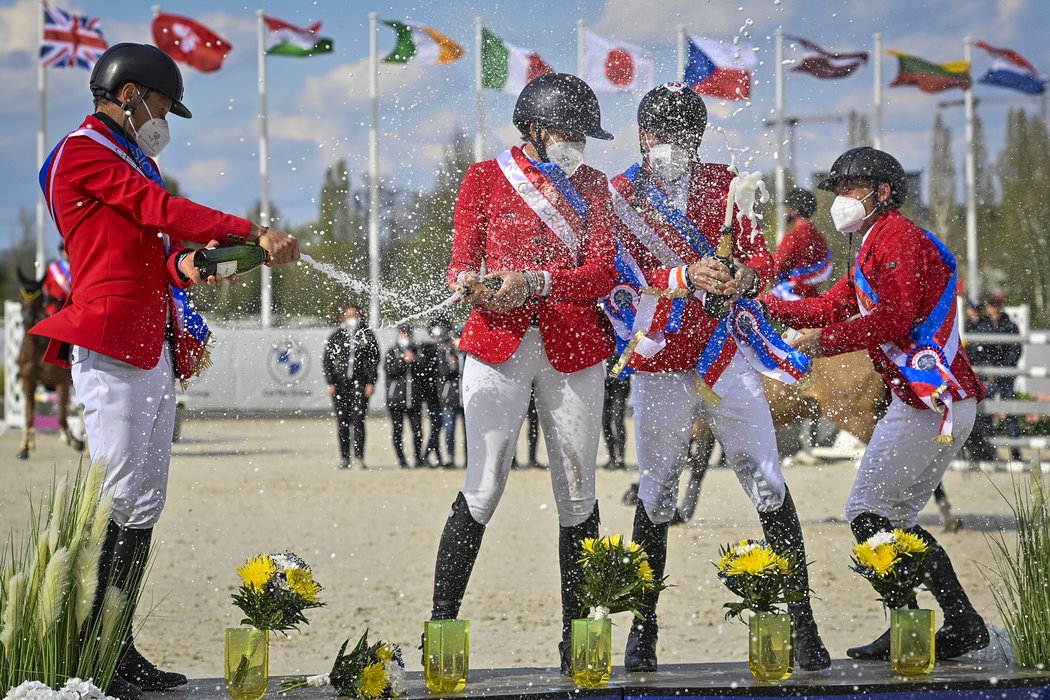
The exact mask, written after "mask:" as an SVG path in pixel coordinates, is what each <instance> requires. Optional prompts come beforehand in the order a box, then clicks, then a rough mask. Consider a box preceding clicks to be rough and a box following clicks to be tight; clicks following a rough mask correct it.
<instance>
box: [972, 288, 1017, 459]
mask: <svg viewBox="0 0 1050 700" xmlns="http://www.w3.org/2000/svg"><path fill="white" fill-rule="evenodd" d="M1004 303H1005V299H1004V298H1003V295H1002V294H1001V293H1000V294H996V295H995V296H994V297H992V298H990V299H987V300H986V301H985V302H984V317H983V318H982V319H981V320H980V321H979V322H978V323H977V325H976V327H975V329H974V333H975V334H981V333H989V334H996V335H1020V334H1021V329H1020V328H1018V327H1017V324H1016V323H1014V322H1013V321H1012V320H1011V319H1010V317H1009V316H1008V315H1007V314H1006V312H1005V311H1004V310H1003V306H1004ZM972 344H973V345H977V347H976V348H975V350H976V352H975V353H971V352H970V347H969V346H968V347H967V348H966V353H967V354H968V355H969V356H970V357H971V358H972V359H971V362H973V363H974V364H975V365H978V366H980V365H984V366H986V367H1017V363H1018V361H1019V360H1020V359H1021V353H1022V352H1023V349H1024V348H1023V346H1022V345H1021V343H980V339H975V342H974V343H972ZM975 354H976V356H977V357H976V358H974V355H975ZM1016 379H1017V377H1016V376H1015V375H1009V376H1003V377H981V380H982V381H983V382H984V385H985V387H987V389H988V398H990V399H999V400H1000V401H1012V400H1013V399H1015V398H1017V394H1016V393H1015V392H1014V381H1015V380H1016ZM977 428H978V430H979V432H980V433H981V435H984V436H988V435H991V434H992V415H991V414H990V413H981V414H979V415H978V416H977ZM1006 434H1007V435H1008V436H1009V437H1012V438H1017V437H1020V435H1021V429H1020V425H1019V423H1018V420H1017V416H1016V415H1009V414H1008V415H1007V416H1006ZM1010 459H1014V460H1018V459H1021V450H1020V449H1018V448H1017V447H1016V446H1014V447H1011V448H1010Z"/></svg>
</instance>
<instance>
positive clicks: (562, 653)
mask: <svg viewBox="0 0 1050 700" xmlns="http://www.w3.org/2000/svg"><path fill="white" fill-rule="evenodd" d="M599 521H600V517H599V515H598V503H597V502H595V504H594V510H593V511H591V514H590V515H589V516H587V519H586V520H584V521H583V522H582V523H580V524H579V525H571V526H569V527H560V528H558V566H559V568H560V570H561V641H560V642H559V643H558V656H559V657H560V658H561V673H562V675H563V676H571V675H572V621H573V620H574V619H576V618H579V617H582V616H583V614H584V611H583V603H582V602H580V584H581V583H582V582H583V565H582V564H580V542H581V541H582V540H584V539H586V538H588V537H594V538H597V537H598V524H599Z"/></svg>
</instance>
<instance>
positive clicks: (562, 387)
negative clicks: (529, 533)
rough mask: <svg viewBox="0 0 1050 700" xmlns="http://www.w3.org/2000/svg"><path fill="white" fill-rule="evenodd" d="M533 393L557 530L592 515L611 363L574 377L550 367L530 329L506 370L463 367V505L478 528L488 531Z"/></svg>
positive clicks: (475, 363)
mask: <svg viewBox="0 0 1050 700" xmlns="http://www.w3.org/2000/svg"><path fill="white" fill-rule="evenodd" d="M533 389H535V392H536V412H537V413H538V414H539V419H540V429H541V430H542V431H543V438H544V441H545V442H546V445H547V458H548V460H549V461H550V475H551V484H552V486H553V487H554V500H555V503H556V504H557V507H558V522H559V524H560V525H561V526H562V527H570V526H573V525H579V524H580V523H582V522H583V521H584V520H586V519H587V518H588V517H589V516H590V515H591V513H592V512H593V511H594V504H595V498H594V466H595V461H596V460H597V457H598V439H599V435H600V433H601V428H602V400H603V397H604V392H605V363H602V362H600V363H598V364H596V365H593V366H591V367H588V368H586V369H582V370H579V371H577V372H571V373H569V374H565V373H562V372H559V371H558V370H556V369H554V368H553V367H551V364H550V361H549V360H548V359H547V353H546V351H545V350H544V347H543V340H542V339H541V338H540V332H539V330H538V329H536V328H530V329H529V330H528V331H527V332H526V333H525V337H524V338H522V340H521V344H520V345H519V346H518V349H517V350H515V351H514V354H513V355H512V356H511V357H510V359H508V360H507V361H506V362H503V363H502V364H498V365H497V364H489V363H487V362H483V361H481V360H479V359H478V358H476V357H474V356H468V357H467V359H466V361H465V362H464V363H463V376H462V394H463V411H464V417H465V424H466V432H467V482H466V485H465V486H464V487H463V497H464V498H465V499H466V501H467V506H468V507H469V508H470V514H471V516H472V517H473V518H474V520H476V521H478V522H479V523H482V524H485V523H488V521H489V519H491V518H492V514H493V513H494V512H495V510H496V506H497V505H498V504H499V500H500V497H501V496H502V495H503V489H504V488H505V487H506V485H507V477H508V476H509V474H510V463H511V460H512V459H513V457H514V452H515V448H516V447H517V444H518V433H519V432H520V431H521V424H522V421H524V420H525V413H526V412H527V411H528V408H529V394H530V392H531V391H532V390H533Z"/></svg>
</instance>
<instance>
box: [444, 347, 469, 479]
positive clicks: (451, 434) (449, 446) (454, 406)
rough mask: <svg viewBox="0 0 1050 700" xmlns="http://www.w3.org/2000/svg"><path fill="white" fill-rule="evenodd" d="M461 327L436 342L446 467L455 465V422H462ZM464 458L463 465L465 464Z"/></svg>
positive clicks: (465, 442) (464, 438) (464, 444)
mask: <svg viewBox="0 0 1050 700" xmlns="http://www.w3.org/2000/svg"><path fill="white" fill-rule="evenodd" d="M461 333H462V329H460V328H457V329H456V330H454V331H452V332H451V333H448V335H447V342H445V343H438V349H439V351H440V354H439V357H440V358H441V359H442V365H441V366H442V367H443V368H444V374H443V375H442V382H441V417H442V420H441V429H442V430H443V431H444V432H445V457H446V459H445V460H444V461H443V462H442V463H441V465H442V466H443V467H445V468H446V469H455V467H456V423H457V422H459V423H462V422H463V401H462V399H461V398H460V394H459V376H460V368H461V367H462V366H463V355H462V353H461V352H460V350H459V338H460V335H461ZM466 445H467V436H466V428H464V432H463V447H464V449H465V448H466ZM465 461H466V460H464V466H465Z"/></svg>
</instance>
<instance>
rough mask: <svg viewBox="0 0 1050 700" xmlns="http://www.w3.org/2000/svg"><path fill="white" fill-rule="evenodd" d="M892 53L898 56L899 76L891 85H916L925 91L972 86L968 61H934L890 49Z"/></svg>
mask: <svg viewBox="0 0 1050 700" xmlns="http://www.w3.org/2000/svg"><path fill="white" fill-rule="evenodd" d="M890 54H892V55H894V56H896V57H897V77H896V78H895V79H894V81H893V82H892V83H890V87H900V86H902V85H914V86H915V87H917V88H919V89H920V90H922V91H923V92H943V91H945V90H951V89H952V88H962V89H963V90H967V89H969V88H970V85H971V80H970V64H969V63H968V62H966V61H951V62H950V63H933V62H931V61H927V60H926V59H924V58H919V57H918V56H912V55H911V54H906V53H902V52H900V51H890Z"/></svg>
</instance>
